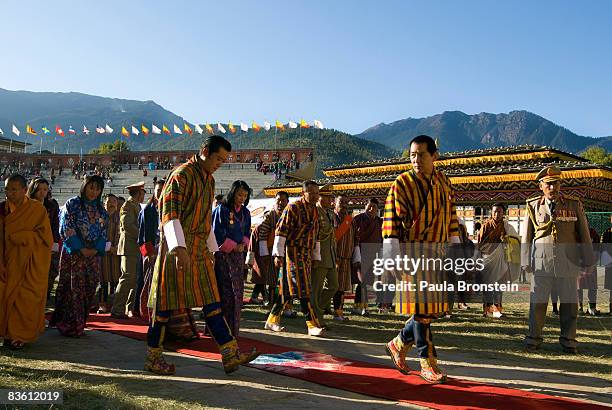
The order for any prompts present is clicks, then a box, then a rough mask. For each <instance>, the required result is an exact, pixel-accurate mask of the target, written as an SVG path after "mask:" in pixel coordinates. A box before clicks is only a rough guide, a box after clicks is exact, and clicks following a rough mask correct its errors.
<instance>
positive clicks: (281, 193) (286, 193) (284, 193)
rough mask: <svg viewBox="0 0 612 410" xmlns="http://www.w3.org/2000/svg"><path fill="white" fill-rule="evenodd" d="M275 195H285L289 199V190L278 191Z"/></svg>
mask: <svg viewBox="0 0 612 410" xmlns="http://www.w3.org/2000/svg"><path fill="white" fill-rule="evenodd" d="M274 196H275V197H277V196H284V197H285V198H287V199H289V192H287V191H278V192H277V193H276V195H274Z"/></svg>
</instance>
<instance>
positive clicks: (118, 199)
mask: <svg viewBox="0 0 612 410" xmlns="http://www.w3.org/2000/svg"><path fill="white" fill-rule="evenodd" d="M117 201H123V202H125V198H124V197H122V196H118V197H117Z"/></svg>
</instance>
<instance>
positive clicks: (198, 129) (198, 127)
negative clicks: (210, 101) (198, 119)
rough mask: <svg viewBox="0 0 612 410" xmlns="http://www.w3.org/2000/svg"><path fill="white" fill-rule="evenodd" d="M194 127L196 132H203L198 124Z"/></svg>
mask: <svg viewBox="0 0 612 410" xmlns="http://www.w3.org/2000/svg"><path fill="white" fill-rule="evenodd" d="M194 129H195V132H197V133H198V134H204V130H203V129H202V127H200V126H199V125H198V124H196V125H195V127H194Z"/></svg>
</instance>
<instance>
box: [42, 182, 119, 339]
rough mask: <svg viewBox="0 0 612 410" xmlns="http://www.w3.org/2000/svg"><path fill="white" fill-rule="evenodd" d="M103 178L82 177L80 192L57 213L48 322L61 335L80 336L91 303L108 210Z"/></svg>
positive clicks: (98, 269)
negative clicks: (57, 247) (56, 259)
mask: <svg viewBox="0 0 612 410" xmlns="http://www.w3.org/2000/svg"><path fill="white" fill-rule="evenodd" d="M103 189H104V180H103V179H102V178H101V177H99V176H97V175H91V176H87V177H85V180H84V181H83V184H82V185H81V191H80V195H79V196H76V197H73V198H70V199H69V200H68V201H66V205H64V207H63V208H62V211H61V213H60V235H61V237H62V240H63V247H62V252H61V256H60V269H59V271H60V281H59V285H58V288H57V292H56V295H57V296H56V302H55V311H54V312H53V318H52V320H51V325H52V326H55V327H57V329H58V330H59V331H60V333H61V334H62V335H64V336H70V337H79V336H82V335H83V333H84V329H85V323H86V322H87V315H88V313H89V308H90V302H91V300H92V299H93V297H94V295H95V291H96V285H97V283H98V281H99V278H100V268H101V259H102V256H104V255H105V252H106V251H107V250H108V249H107V244H106V231H107V227H108V213H107V212H106V210H105V209H104V207H103V206H102V202H101V197H102V190H103Z"/></svg>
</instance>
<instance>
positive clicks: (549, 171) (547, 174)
mask: <svg viewBox="0 0 612 410" xmlns="http://www.w3.org/2000/svg"><path fill="white" fill-rule="evenodd" d="M536 179H537V180H538V181H540V182H554V181H558V180H560V179H561V170H560V169H559V167H557V166H555V165H551V166H548V167H545V168H543V169H542V170H541V171H540V172H538V175H536Z"/></svg>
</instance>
